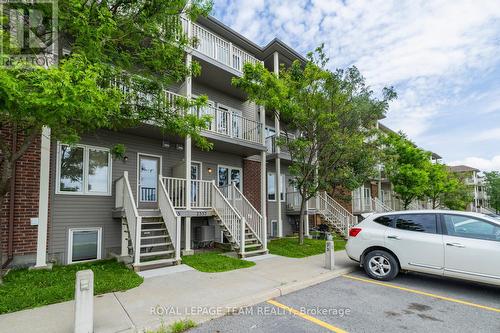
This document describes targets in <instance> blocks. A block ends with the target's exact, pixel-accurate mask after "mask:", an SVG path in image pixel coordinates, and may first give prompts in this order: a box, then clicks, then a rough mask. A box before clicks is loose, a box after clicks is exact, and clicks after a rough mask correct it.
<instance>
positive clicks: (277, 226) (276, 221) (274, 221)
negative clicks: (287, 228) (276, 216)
mask: <svg viewBox="0 0 500 333" xmlns="http://www.w3.org/2000/svg"><path fill="white" fill-rule="evenodd" d="M273 224H276V232H277V233H278V234H279V225H278V220H271V232H270V234H271V237H278V235H275V234H274V228H273Z"/></svg>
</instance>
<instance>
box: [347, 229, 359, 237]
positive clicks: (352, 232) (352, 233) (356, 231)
mask: <svg viewBox="0 0 500 333" xmlns="http://www.w3.org/2000/svg"><path fill="white" fill-rule="evenodd" d="M360 232H361V228H351V230H349V237H356V236H357V235H358V234H359V233H360Z"/></svg>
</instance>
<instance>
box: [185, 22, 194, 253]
mask: <svg viewBox="0 0 500 333" xmlns="http://www.w3.org/2000/svg"><path fill="white" fill-rule="evenodd" d="M191 34H192V33H191V24H189V28H188V36H191ZM191 63H192V55H191V53H190V52H188V53H187V55H186V65H187V66H188V67H191ZM192 88H193V79H192V77H191V76H188V77H187V78H186V98H187V99H188V100H190V99H191V96H192ZM184 153H185V157H184V160H185V162H186V170H185V174H186V191H185V196H186V211H190V210H191V136H190V135H188V136H186V140H185V142H184ZM184 229H185V232H186V234H185V244H184V247H185V248H184V251H183V254H185V255H189V254H192V253H193V251H192V250H191V217H189V216H187V217H185V221H184Z"/></svg>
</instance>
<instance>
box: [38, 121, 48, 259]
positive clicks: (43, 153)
mask: <svg viewBox="0 0 500 333" xmlns="http://www.w3.org/2000/svg"><path fill="white" fill-rule="evenodd" d="M49 174H50V128H48V127H44V128H43V130H42V139H41V144H40V194H39V198H38V234H37V245H36V264H35V267H37V268H43V267H47V226H48V222H49V221H48V220H49Z"/></svg>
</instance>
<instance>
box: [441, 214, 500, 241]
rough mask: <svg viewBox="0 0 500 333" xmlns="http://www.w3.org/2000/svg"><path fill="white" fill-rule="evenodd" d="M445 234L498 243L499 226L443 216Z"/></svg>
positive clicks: (467, 217) (471, 218) (464, 218)
mask: <svg viewBox="0 0 500 333" xmlns="http://www.w3.org/2000/svg"><path fill="white" fill-rule="evenodd" d="M443 221H444V225H445V227H446V234H447V235H450V236H455V237H464V238H475V239H483V240H492V241H497V242H500V226H498V225H495V224H494V223H490V222H488V221H484V220H479V219H477V218H474V217H470V216H463V215H451V214H443Z"/></svg>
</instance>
